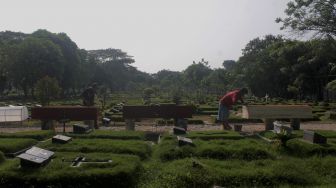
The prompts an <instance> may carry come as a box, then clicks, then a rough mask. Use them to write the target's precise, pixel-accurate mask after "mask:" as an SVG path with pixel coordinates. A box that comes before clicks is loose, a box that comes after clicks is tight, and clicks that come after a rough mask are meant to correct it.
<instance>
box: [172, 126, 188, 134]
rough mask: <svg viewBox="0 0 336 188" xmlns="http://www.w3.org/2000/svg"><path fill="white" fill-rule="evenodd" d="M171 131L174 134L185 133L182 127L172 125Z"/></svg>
mask: <svg viewBox="0 0 336 188" xmlns="http://www.w3.org/2000/svg"><path fill="white" fill-rule="evenodd" d="M173 133H174V134H175V135H180V134H187V132H186V130H185V129H184V128H182V127H174V128H173Z"/></svg>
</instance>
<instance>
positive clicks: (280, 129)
mask: <svg viewBox="0 0 336 188" xmlns="http://www.w3.org/2000/svg"><path fill="white" fill-rule="evenodd" d="M273 125H274V129H273V131H274V132H275V133H276V134H281V133H286V134H287V135H290V134H292V131H293V129H292V128H291V127H288V126H286V125H284V124H283V123H281V122H279V121H275V122H273Z"/></svg>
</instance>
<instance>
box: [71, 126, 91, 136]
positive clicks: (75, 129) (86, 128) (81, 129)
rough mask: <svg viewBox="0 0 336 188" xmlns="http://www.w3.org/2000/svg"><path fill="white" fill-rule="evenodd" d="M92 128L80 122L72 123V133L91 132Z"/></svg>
mask: <svg viewBox="0 0 336 188" xmlns="http://www.w3.org/2000/svg"><path fill="white" fill-rule="evenodd" d="M91 131H92V129H90V127H89V126H88V125H82V124H74V125H73V133H77V134H84V133H89V132H91Z"/></svg>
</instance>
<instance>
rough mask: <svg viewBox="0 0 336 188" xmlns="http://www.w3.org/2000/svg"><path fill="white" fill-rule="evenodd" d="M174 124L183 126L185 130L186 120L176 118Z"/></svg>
mask: <svg viewBox="0 0 336 188" xmlns="http://www.w3.org/2000/svg"><path fill="white" fill-rule="evenodd" d="M176 126H177V127H181V128H184V130H187V126H188V120H187V119H184V118H178V119H177V121H176Z"/></svg>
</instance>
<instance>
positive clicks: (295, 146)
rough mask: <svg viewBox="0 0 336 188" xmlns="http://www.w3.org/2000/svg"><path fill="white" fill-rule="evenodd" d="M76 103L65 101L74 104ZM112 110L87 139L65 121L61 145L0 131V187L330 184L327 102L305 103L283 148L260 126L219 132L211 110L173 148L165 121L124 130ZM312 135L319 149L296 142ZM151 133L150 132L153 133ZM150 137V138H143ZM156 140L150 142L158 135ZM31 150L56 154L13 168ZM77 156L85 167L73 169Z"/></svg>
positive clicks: (331, 129) (20, 129) (334, 150)
mask: <svg viewBox="0 0 336 188" xmlns="http://www.w3.org/2000/svg"><path fill="white" fill-rule="evenodd" d="M75 103H76V102H71V105H74V104H75ZM117 106H118V105H117V104H115V105H111V106H110V107H108V108H106V109H105V111H104V112H103V113H104V116H108V117H110V118H111V119H112V122H110V124H108V125H101V126H100V129H99V130H94V131H93V132H90V133H87V134H74V133H72V127H71V125H72V124H74V123H76V122H71V123H68V124H67V126H66V133H64V135H66V136H70V137H72V140H71V141H70V142H68V143H66V144H59V143H52V141H51V138H52V136H54V135H56V134H63V133H62V131H63V127H62V126H61V125H59V126H57V128H56V132H54V131H51V130H40V122H39V121H36V120H29V121H27V122H24V124H23V125H21V124H13V125H10V124H9V125H0V126H1V127H0V132H1V133H0V151H1V152H0V187H32V185H33V186H34V187H48V186H49V187H141V188H145V187H146V188H147V187H153V188H154V187H155V188H156V187H214V186H221V187H334V185H335V184H336V170H335V169H336V122H334V120H333V117H332V113H333V112H332V109H333V108H334V106H335V105H334V104H331V103H330V104H329V105H328V106H327V105H325V104H316V105H312V107H313V114H314V119H312V120H303V121H302V122H301V130H297V131H294V132H293V134H292V135H291V136H290V137H288V140H286V141H287V142H286V143H285V144H282V143H281V141H280V139H281V138H280V137H278V136H277V135H276V134H275V133H274V132H272V131H263V129H264V125H263V123H262V122H261V120H250V121H246V120H244V119H241V118H239V113H240V110H239V107H235V109H234V111H233V112H232V115H231V117H230V121H231V125H234V124H242V125H243V127H242V131H241V132H235V131H233V130H232V131H222V130H220V125H219V123H216V122H215V121H214V115H215V114H216V110H217V109H216V108H217V107H216V106H215V104H212V105H209V104H206V105H201V106H199V107H198V108H197V111H196V113H195V114H194V115H193V118H192V119H190V120H189V125H188V132H187V134H186V135H181V136H183V137H186V138H190V139H192V142H193V144H186V145H183V146H179V142H178V140H177V136H176V135H173V134H172V132H171V130H172V128H173V124H172V121H171V120H166V119H143V120H141V121H140V120H139V121H136V122H135V125H136V126H135V131H125V122H124V120H123V119H122V116H121V113H120V112H117V111H115V109H116V108H118V107H117ZM307 129H308V130H315V131H316V132H317V133H319V134H321V135H323V136H325V137H326V138H327V143H326V144H313V143H310V142H308V141H306V140H304V139H303V134H304V133H303V130H307ZM153 132H154V133H157V134H154V136H153ZM149 133H152V134H149ZM159 134H160V137H156V135H159ZM32 146H36V147H40V148H43V149H46V150H50V151H53V152H55V155H54V156H53V157H52V159H51V161H50V162H49V163H48V164H46V165H44V166H42V167H38V168H22V167H20V159H18V158H16V157H15V156H16V155H17V154H18V153H20V152H22V151H24V150H25V149H27V148H29V147H32ZM77 157H84V158H85V161H82V163H81V164H80V165H78V166H73V162H74V160H75V159H76V158H77Z"/></svg>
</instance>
